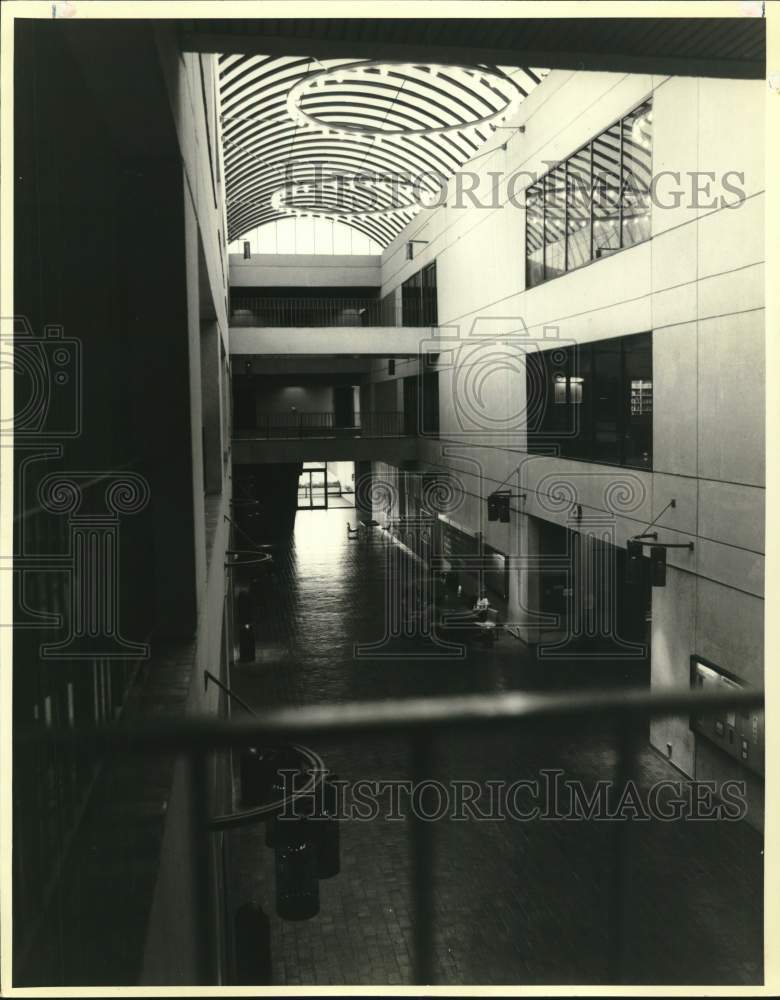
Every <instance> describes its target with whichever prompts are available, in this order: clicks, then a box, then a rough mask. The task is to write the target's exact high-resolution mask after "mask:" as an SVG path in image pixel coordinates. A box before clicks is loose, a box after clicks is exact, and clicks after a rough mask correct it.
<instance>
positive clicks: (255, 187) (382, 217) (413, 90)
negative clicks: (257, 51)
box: [219, 55, 546, 246]
mask: <svg viewBox="0 0 780 1000" xmlns="http://www.w3.org/2000/svg"><path fill="white" fill-rule="evenodd" d="M219 68H220V111H221V118H222V137H223V152H224V165H225V183H226V189H227V192H226V193H227V199H226V201H227V222H228V241H229V242H232V241H233V240H236V239H240V238H241V237H242V236H243V235H245V233H247V232H248V231H249V230H250V229H253V228H254V227H255V226H258V225H262V224H264V223H266V222H272V221H274V220H276V219H285V218H290V217H291V216H292V215H294V214H296V213H297V214H311V215H315V216H316V215H323V216H324V217H325V218H338V219H339V220H340V221H342V222H345V223H346V224H347V225H350V226H352V227H353V228H354V229H356V230H358V231H359V232H361V233H364V234H365V235H366V236H369V237H371V238H372V239H374V240H376V241H377V242H378V243H379V244H381V245H382V246H387V245H388V244H389V243H391V242H392V240H393V239H394V238H395V237H396V236H397V235H398V233H399V232H400V231H401V230H402V229H403V227H404V226H405V225H407V224H408V222H409V221H410V220H411V219H412V218H413V217H414V214H415V213H416V212H417V211H419V205H416V204H414V201H415V198H417V197H419V194H420V192H421V191H427V192H435V191H436V190H437V189H438V187H439V185H440V184H441V183H442V182H443V181H445V180H446V179H448V178H449V177H450V176H451V175H452V173H453V172H454V171H455V170H457V168H458V167H459V166H461V165H462V164H463V163H465V162H466V161H467V160H468V159H469V158H471V157H472V156H473V155H474V153H475V151H476V150H477V149H478V148H479V147H480V146H481V145H483V144H484V143H485V142H486V141H487V140H488V139H489V138H490V137H491V136H492V135H493V133H494V131H495V129H496V124H495V122H496V120H500V119H499V116H500V115H503V114H504V113H505V112H506V110H507V109H508V108H510V107H511V108H516V107H517V104H518V103H520V102H521V101H522V100H523V99H524V98H525V97H526V96H527V95H528V94H529V93H530V92H531V91H532V90H533V89H534V87H536V86H537V85H538V84H539V82H540V80H541V78H542V76H543V75H544V74H545V72H546V71H545V70H539V69H516V68H507V67H500V68H499V67H495V66H469V67H451V66H441V67H439V66H436V67H434V66H425V65H423V64H408V65H406V64H405V65H398V64H391V63H387V64H381V65H380V64H378V63H371V62H370V61H368V60H365V61H356V60H351V59H326V60H319V59H314V58H311V57H306V56H273V57H267V56H242V55H229V56H220V63H219ZM293 89H294V93H293V94H292V96H290V91H291V90H293ZM510 99H511V102H512V103H511V104H510ZM445 129H446V130H447V131H442V130H445ZM336 178H341V181H340V184H341V186H340V187H338V186H337V182H336V180H335V179H336ZM366 178H373V179H374V180H373V181H366ZM382 178H395V179H396V184H395V186H394V188H393V191H392V192H391V193H388V192H387V191H385V190H382V189H381V188H379V187H378V186H375V187H374V188H373V189H372V188H371V184H372V183H373V184H376V182H377V181H378V180H380V179H382ZM323 179H324V180H323ZM328 179H329V183H328ZM414 179H417V183H418V186H417V188H416V189H415V191H414V192H413V193H414V197H413V196H412V191H411V189H410V186H409V184H410V182H411V181H413V180H414ZM315 182H317V183H316V185H315ZM404 182H405V184H404ZM361 184H363V185H364V186H363V187H362V188H361V186H360V185H361ZM366 184H368V188H367V187H366V186H365V185H366ZM312 185H315V186H314V188H313V189H312ZM279 192H282V194H281V195H280V193H279ZM274 196H276V197H274ZM347 198H348V200H345V199H347ZM272 199H273V201H272ZM369 213H371V214H369Z"/></svg>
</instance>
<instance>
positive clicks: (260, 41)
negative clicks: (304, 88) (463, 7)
mask: <svg viewBox="0 0 780 1000" xmlns="http://www.w3.org/2000/svg"><path fill="white" fill-rule="evenodd" d="M637 27H638V30H639V25H638V26H637ZM180 44H181V47H182V49H183V50H184V51H187V52H213V53H221V54H224V55H300V56H315V57H317V56H322V57H343V58H349V57H353V58H357V59H394V60H405V61H419V62H425V63H451V64H459V63H474V62H480V63H487V64H490V65H500V66H540V67H544V68H547V69H564V70H567V69H568V70H586V71H591V72H610V73H652V74H655V75H669V76H708V77H710V76H712V77H726V78H730V79H763V78H764V76H765V75H766V66H765V63H764V62H763V61H761V60H758V59H729V58H713V57H711V56H694V55H684V56H670V55H667V54H665V53H664V52H663V50H660V51H658V52H654V53H641V54H638V53H631V52H614V51H594V50H592V49H587V48H582V49H578V50H576V51H569V50H567V51H563V50H557V49H551V48H520V47H495V46H492V47H491V46H484V45H481V44H480V43H479V42H475V43H474V45H468V46H464V45H453V44H442V45H437V44H414V43H406V42H404V43H398V42H388V41H382V40H380V39H377V40H375V41H350V40H349V39H325V38H318V37H316V35H312V36H310V37H305V36H284V35H273V34H263V33H262V32H258V33H257V34H251V35H246V34H235V35H234V34H230V33H223V34H210V33H206V32H203V33H201V32H183V33H182V35H181V39H180Z"/></svg>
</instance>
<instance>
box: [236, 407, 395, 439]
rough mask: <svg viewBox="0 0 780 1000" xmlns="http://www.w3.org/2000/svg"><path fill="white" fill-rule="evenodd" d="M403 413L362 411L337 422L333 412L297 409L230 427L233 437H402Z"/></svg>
mask: <svg viewBox="0 0 780 1000" xmlns="http://www.w3.org/2000/svg"><path fill="white" fill-rule="evenodd" d="M404 433H405V429H404V415H403V413H402V412H400V411H396V410H389V411H387V412H381V411H380V412H373V413H364V414H361V415H360V416H359V417H356V418H355V422H353V423H352V424H340V423H338V422H337V420H336V414H335V412H333V411H328V410H323V411H315V412H310V411H301V412H297V411H296V412H295V413H261V414H258V415H257V426H255V427H245V428H234V431H233V436H234V438H235V439H237V440H245V439H251V438H264V439H265V438H274V437H281V438H301V437H318V436H321V435H323V434H325V435H327V436H328V437H334V436H341V437H367V438H368V437H403V436H404Z"/></svg>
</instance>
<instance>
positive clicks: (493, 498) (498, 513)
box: [487, 490, 526, 524]
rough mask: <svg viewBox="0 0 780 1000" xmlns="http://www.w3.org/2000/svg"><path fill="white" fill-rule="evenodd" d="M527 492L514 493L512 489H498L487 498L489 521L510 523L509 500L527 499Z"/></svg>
mask: <svg viewBox="0 0 780 1000" xmlns="http://www.w3.org/2000/svg"><path fill="white" fill-rule="evenodd" d="M525 498H526V494H525V493H512V491H511V490H496V491H495V492H494V493H491V494H490V496H489V497H488V498H487V505H488V521H501V523H502V524H509V501H510V500H525Z"/></svg>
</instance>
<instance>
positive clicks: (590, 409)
mask: <svg viewBox="0 0 780 1000" xmlns="http://www.w3.org/2000/svg"><path fill="white" fill-rule="evenodd" d="M526 393H527V400H528V404H527V413H528V450H529V451H530V452H532V453H536V454H558V455H561V456H562V457H564V458H576V459H580V460H582V461H590V462H601V463H604V464H608V465H628V466H631V467H632V468H636V469H649V468H651V467H652V452H653V357H652V338H651V334H649V333H640V334H636V335H633V336H630V337H617V338H613V339H610V340H600V341H597V342H595V343H592V344H580V345H577V346H571V347H568V348H560V347H556V348H554V349H552V350H549V351H542V352H539V353H537V354H530V355H528V356H527V358H526Z"/></svg>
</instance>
